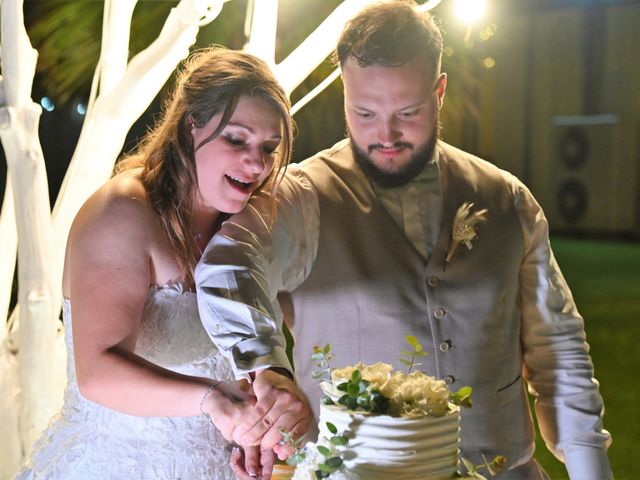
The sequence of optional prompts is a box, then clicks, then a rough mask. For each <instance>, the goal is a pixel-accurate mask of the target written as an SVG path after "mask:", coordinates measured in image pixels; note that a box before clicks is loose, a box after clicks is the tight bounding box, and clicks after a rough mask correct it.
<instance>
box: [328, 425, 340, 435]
mask: <svg viewBox="0 0 640 480" xmlns="http://www.w3.org/2000/svg"><path fill="white" fill-rule="evenodd" d="M325 425H326V426H327V430H329V431H330V432H331V433H333V434H334V435H335V434H336V433H338V428H337V427H336V426H335V425H334V424H333V423H331V422H326V423H325Z"/></svg>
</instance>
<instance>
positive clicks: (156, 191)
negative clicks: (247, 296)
mask: <svg viewBox="0 0 640 480" xmlns="http://www.w3.org/2000/svg"><path fill="white" fill-rule="evenodd" d="M242 95H251V96H253V97H260V98H262V99H263V100H265V101H266V102H267V103H268V104H269V105H271V106H272V107H273V108H274V109H275V111H276V112H278V113H279V114H280V117H281V118H282V124H283V138H282V142H281V146H280V147H279V148H278V150H279V155H278V156H277V158H276V161H275V163H274V167H273V171H272V172H271V174H270V175H269V177H268V178H267V180H266V181H265V182H264V184H263V185H262V186H261V187H260V188H263V189H264V188H268V189H271V190H272V191H273V190H274V189H275V188H276V187H277V184H278V181H279V179H281V178H282V174H283V173H284V170H285V168H286V165H287V164H288V162H289V159H290V157H291V150H292V143H293V124H292V120H291V116H290V107H291V105H290V103H289V99H288V97H287V95H286V94H285V92H284V90H283V89H282V87H281V86H280V84H279V83H278V81H277V80H276V78H275V77H274V76H273V73H272V72H271V70H270V69H269V67H268V66H267V64H266V63H265V62H263V61H262V60H260V59H259V58H257V57H255V56H253V55H250V54H247V53H244V52H240V51H234V50H227V49H225V48H224V47H218V46H216V47H210V48H207V49H203V50H199V51H197V52H195V53H194V54H192V55H191V56H190V57H189V58H188V59H187V60H186V61H185V63H184V66H183V68H182V69H181V70H180V72H179V74H178V78H177V81H176V85H175V87H174V90H173V92H172V94H171V95H170V97H169V98H168V100H167V102H166V103H165V106H164V109H163V112H162V116H161V118H160V119H159V121H158V122H157V123H156V125H155V127H154V128H153V129H152V130H151V131H150V132H149V133H148V134H147V135H145V137H144V139H143V140H142V142H141V143H140V144H139V146H138V147H137V148H136V151H135V152H134V154H133V155H131V156H129V157H128V158H126V159H124V160H123V161H122V162H120V163H119V164H118V167H117V171H122V170H125V169H128V168H132V167H135V166H142V167H143V170H142V176H141V178H142V182H143V184H144V187H145V189H146V191H147V193H148V195H149V199H150V203H151V206H152V208H153V211H154V213H155V215H156V217H157V218H158V221H159V222H160V224H161V225H162V227H163V229H164V231H165V232H166V234H167V237H168V238H169V241H170V242H171V245H172V246H173V248H174V249H175V251H176V255H177V258H178V261H179V263H180V266H181V267H182V268H183V271H184V275H185V278H184V281H185V283H187V284H190V285H193V270H194V268H195V265H196V263H197V261H198V258H199V256H200V251H199V249H198V247H197V245H196V242H195V239H194V234H195V232H194V227H193V225H192V215H193V209H194V204H195V201H196V199H197V196H198V195H199V194H200V193H199V190H198V181H197V171H196V164H195V156H194V145H193V137H192V135H191V129H192V128H193V127H194V126H195V127H204V126H205V125H206V124H207V123H208V122H209V120H211V118H212V117H213V116H214V115H216V114H220V113H222V117H221V120H220V124H219V125H218V127H217V128H216V129H215V131H214V133H213V134H212V135H211V136H210V137H209V138H208V141H211V140H213V139H214V138H216V137H217V136H218V135H219V134H220V132H221V131H222V130H223V129H224V127H225V126H226V124H227V123H228V122H229V120H230V118H231V116H232V115H233V112H234V110H235V108H236V105H237V103H238V99H239V98H240V97H241V96H242ZM272 198H273V195H272Z"/></svg>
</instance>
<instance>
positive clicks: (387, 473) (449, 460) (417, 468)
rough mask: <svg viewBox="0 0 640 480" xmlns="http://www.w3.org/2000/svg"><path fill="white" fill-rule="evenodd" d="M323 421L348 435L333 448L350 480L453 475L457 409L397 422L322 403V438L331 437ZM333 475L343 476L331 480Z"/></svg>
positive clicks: (432, 479)
mask: <svg viewBox="0 0 640 480" xmlns="http://www.w3.org/2000/svg"><path fill="white" fill-rule="evenodd" d="M326 422H331V423H333V424H334V425H335V426H336V428H337V429H338V433H344V434H345V435H346V436H348V437H349V442H348V444H347V446H346V447H339V448H338V449H337V450H338V452H339V454H340V456H341V457H342V459H343V460H344V465H345V470H346V472H348V478H360V479H367V480H376V479H389V478H393V479H394V480H423V479H425V478H429V479H430V480H441V479H442V480H448V479H451V478H455V476H456V470H457V466H458V458H459V442H460V409H459V408H458V407H456V406H453V405H452V409H451V412H450V413H448V414H447V415H445V416H442V417H432V416H425V417H416V418H407V417H399V418H398V417H390V416H388V415H368V414H366V413H363V412H353V411H349V410H346V409H345V408H344V407H338V406H334V405H322V406H321V407H320V425H319V427H320V437H325V438H330V437H331V436H332V434H331V433H330V432H329V431H328V430H327V427H326ZM314 450H315V449H314ZM310 453H311V452H310ZM305 477H306V475H305V476H304V477H303V476H300V475H296V476H295V477H294V478H305ZM334 477H335V478H342V477H340V476H339V475H338V476H337V477H336V476H335V475H332V476H331V477H330V478H334ZM311 478H313V477H311ZM345 478H347V477H345ZM305 480H306V479H305Z"/></svg>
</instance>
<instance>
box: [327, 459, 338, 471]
mask: <svg viewBox="0 0 640 480" xmlns="http://www.w3.org/2000/svg"><path fill="white" fill-rule="evenodd" d="M325 463H326V464H327V465H329V466H330V467H331V468H332V469H333V470H334V471H335V470H337V469H338V468H340V466H341V465H342V459H341V458H340V457H331V458H329V459H328V460H327V461H326V462H325Z"/></svg>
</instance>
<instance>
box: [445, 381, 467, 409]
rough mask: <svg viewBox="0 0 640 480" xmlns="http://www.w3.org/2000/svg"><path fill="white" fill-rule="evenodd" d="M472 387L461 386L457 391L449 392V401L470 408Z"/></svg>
mask: <svg viewBox="0 0 640 480" xmlns="http://www.w3.org/2000/svg"><path fill="white" fill-rule="evenodd" d="M472 393H473V389H472V388H471V387H469V386H466V387H461V388H460V390H458V391H457V392H449V401H450V402H451V403H453V404H454V405H458V406H459V407H465V408H471V406H472V405H473V402H472V401H471V394H472Z"/></svg>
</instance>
